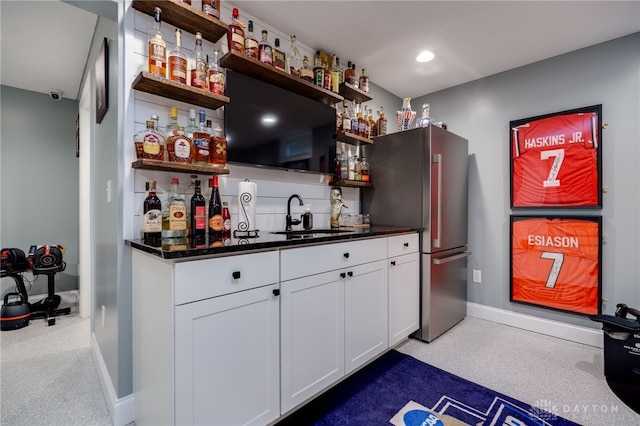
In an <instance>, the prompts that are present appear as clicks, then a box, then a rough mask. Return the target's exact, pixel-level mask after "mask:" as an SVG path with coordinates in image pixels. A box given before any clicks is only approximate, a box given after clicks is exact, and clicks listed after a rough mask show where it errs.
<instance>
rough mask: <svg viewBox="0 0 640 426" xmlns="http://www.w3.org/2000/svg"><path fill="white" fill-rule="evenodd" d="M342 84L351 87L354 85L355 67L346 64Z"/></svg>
mask: <svg viewBox="0 0 640 426" xmlns="http://www.w3.org/2000/svg"><path fill="white" fill-rule="evenodd" d="M344 82H345V83H347V84H350V85H352V86H355V85H356V66H355V65H353V64H352V63H351V61H349V62H347V69H346V70H344Z"/></svg>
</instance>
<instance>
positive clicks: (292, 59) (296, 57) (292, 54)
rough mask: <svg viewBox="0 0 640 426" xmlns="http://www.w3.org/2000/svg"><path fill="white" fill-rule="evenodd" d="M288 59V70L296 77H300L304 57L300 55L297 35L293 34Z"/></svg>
mask: <svg viewBox="0 0 640 426" xmlns="http://www.w3.org/2000/svg"><path fill="white" fill-rule="evenodd" d="M287 61H288V62H289V66H288V67H287V70H288V71H287V72H288V73H289V74H291V75H292V76H294V77H300V70H301V68H302V57H301V56H300V51H299V50H298V45H297V42H296V36H295V35H292V36H291V47H290V48H289V54H288V55H287Z"/></svg>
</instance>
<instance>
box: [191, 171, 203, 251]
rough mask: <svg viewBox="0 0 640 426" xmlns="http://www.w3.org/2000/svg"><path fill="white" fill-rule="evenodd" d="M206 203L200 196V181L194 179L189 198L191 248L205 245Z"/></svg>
mask: <svg viewBox="0 0 640 426" xmlns="http://www.w3.org/2000/svg"><path fill="white" fill-rule="evenodd" d="M206 239H207V201H206V200H205V198H204V196H203V195H202V189H201V187H200V180H199V179H196V188H195V193H194V194H193V196H192V197H191V241H192V246H200V245H204V244H206Z"/></svg>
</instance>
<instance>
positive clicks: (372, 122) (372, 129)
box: [367, 108, 377, 138]
mask: <svg viewBox="0 0 640 426" xmlns="http://www.w3.org/2000/svg"><path fill="white" fill-rule="evenodd" d="M367 118H368V120H369V138H374V137H376V136H377V135H376V121H375V120H374V119H373V110H372V109H371V108H369V115H368V116H367Z"/></svg>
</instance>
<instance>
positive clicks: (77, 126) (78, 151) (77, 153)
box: [76, 114, 80, 158]
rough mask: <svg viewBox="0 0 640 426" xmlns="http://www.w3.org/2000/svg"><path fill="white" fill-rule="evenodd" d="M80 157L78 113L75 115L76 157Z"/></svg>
mask: <svg viewBox="0 0 640 426" xmlns="http://www.w3.org/2000/svg"><path fill="white" fill-rule="evenodd" d="M79 157H80V114H78V116H77V117H76V158H79Z"/></svg>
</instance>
